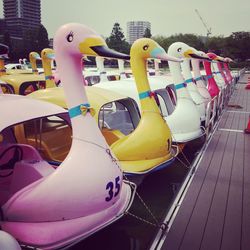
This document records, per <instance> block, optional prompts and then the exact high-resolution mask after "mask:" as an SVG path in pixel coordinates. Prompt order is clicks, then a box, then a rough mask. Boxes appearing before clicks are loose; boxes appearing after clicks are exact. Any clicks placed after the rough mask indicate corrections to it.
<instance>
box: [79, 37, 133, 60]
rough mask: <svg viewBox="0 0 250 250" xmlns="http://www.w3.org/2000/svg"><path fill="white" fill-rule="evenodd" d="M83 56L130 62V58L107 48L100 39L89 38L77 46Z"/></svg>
mask: <svg viewBox="0 0 250 250" xmlns="http://www.w3.org/2000/svg"><path fill="white" fill-rule="evenodd" d="M79 49H80V51H81V53H82V54H83V55H88V56H101V57H109V58H115V59H125V60H130V56H129V55H126V54H123V53H120V52H117V51H114V50H112V49H110V48H108V46H107V44H106V43H105V41H104V40H103V39H102V38H101V37H89V38H86V39H85V40H84V42H81V43H80V44H79Z"/></svg>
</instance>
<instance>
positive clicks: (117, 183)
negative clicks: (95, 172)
mask: <svg viewBox="0 0 250 250" xmlns="http://www.w3.org/2000/svg"><path fill="white" fill-rule="evenodd" d="M120 188H121V185H120V176H117V177H116V178H115V182H114V183H113V182H112V181H110V182H109V183H108V184H107V185H106V190H108V194H109V196H107V197H106V198H105V201H107V202H109V201H111V200H112V199H113V198H114V197H116V196H117V195H118V194H119V192H120ZM114 189H115V190H114ZM114 192H115V193H114Z"/></svg>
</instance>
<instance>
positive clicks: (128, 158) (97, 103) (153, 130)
mask: <svg viewBox="0 0 250 250" xmlns="http://www.w3.org/2000/svg"><path fill="white" fill-rule="evenodd" d="M130 56H131V67H132V70H133V74H134V76H135V80H136V85H137V89H138V93H139V96H140V101H141V107H142V115H141V119H140V121H139V123H138V126H137V127H136V128H135V129H134V130H133V131H132V132H131V133H129V134H127V135H125V134H124V133H122V131H119V130H117V129H112V128H109V126H105V122H104V126H102V125H101V124H103V120H102V109H103V107H105V108H106V109H107V108H108V109H110V110H112V108H113V105H114V104H112V103H114V101H115V102H116V103H119V102H120V101H121V100H122V99H125V98H126V97H124V96H121V95H118V94H116V93H113V92H112V91H108V90H104V89H100V88H98V86H97V87H94V86H93V87H88V88H87V95H88V98H89V100H90V105H91V107H92V108H93V109H94V110H95V119H96V120H97V122H99V126H100V129H101V131H102V133H103V135H104V136H105V138H106V140H107V142H108V143H109V145H110V146H111V149H112V151H113V152H114V153H115V155H116V157H117V158H118V159H119V161H120V163H121V166H122V169H123V171H124V172H125V173H127V174H146V173H149V172H152V171H154V170H156V169H160V168H162V167H165V166H168V165H169V163H170V162H172V160H173V159H174V153H173V150H172V139H171V132H170V129H169V127H168V125H167V123H166V122H165V120H164V119H163V117H162V115H161V112H160V110H159V108H158V106H157V104H156V102H155V99H154V97H153V94H152V93H151V91H150V87H149V82H148V79H147V70H146V61H147V59H148V58H152V57H153V58H159V57H161V58H163V59H165V60H166V58H167V59H169V57H167V55H166V53H165V51H164V50H163V49H162V48H161V47H160V46H159V45H158V44H157V43H156V42H154V41H153V40H151V39H139V40H138V41H137V42H135V43H134V44H133V46H132V48H131V53H130ZM172 60H175V58H172ZM176 60H177V61H178V59H176ZM100 93H101V94H100ZM30 96H31V97H33V98H37V99H42V100H45V101H49V102H52V103H55V104H57V105H59V106H61V107H64V108H66V107H67V106H66V103H65V97H64V93H63V90H62V89H61V88H50V89H46V90H39V91H36V92H33V93H32V94H30ZM135 116H136V115H135ZM107 125H108V124H107Z"/></svg>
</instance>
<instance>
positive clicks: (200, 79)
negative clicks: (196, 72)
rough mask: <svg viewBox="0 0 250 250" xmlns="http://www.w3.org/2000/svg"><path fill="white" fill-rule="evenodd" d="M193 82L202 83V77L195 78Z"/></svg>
mask: <svg viewBox="0 0 250 250" xmlns="http://www.w3.org/2000/svg"><path fill="white" fill-rule="evenodd" d="M194 80H195V81H202V77H201V76H199V77H196V78H195V79H194Z"/></svg>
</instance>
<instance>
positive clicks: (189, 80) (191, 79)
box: [185, 78, 193, 83]
mask: <svg viewBox="0 0 250 250" xmlns="http://www.w3.org/2000/svg"><path fill="white" fill-rule="evenodd" d="M190 82H193V78H189V79H187V80H185V83H190Z"/></svg>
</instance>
